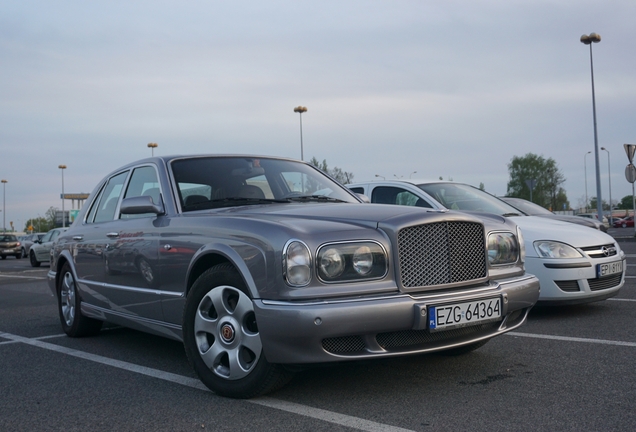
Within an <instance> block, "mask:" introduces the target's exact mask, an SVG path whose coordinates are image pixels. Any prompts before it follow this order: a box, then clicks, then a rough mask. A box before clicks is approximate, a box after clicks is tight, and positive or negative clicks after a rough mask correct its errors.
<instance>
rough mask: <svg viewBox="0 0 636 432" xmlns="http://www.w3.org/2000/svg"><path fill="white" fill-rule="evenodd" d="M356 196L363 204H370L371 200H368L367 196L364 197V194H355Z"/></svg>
mask: <svg viewBox="0 0 636 432" xmlns="http://www.w3.org/2000/svg"><path fill="white" fill-rule="evenodd" d="M356 195H357V196H358V198H360V199H361V200H362V202H363V203H367V204H368V203H370V202H371V200H370V199H369V197H368V196H366V195H365V194H361V193H357V192H356Z"/></svg>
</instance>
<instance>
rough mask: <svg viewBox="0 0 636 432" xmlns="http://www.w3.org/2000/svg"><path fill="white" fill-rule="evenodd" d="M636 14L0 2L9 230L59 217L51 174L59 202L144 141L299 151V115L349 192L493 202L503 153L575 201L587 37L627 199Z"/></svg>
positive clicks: (514, 7)
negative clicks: (419, 187)
mask: <svg viewBox="0 0 636 432" xmlns="http://www.w3.org/2000/svg"><path fill="white" fill-rule="evenodd" d="M635 17H636V2H634V1H633V0H617V1H613V0H606V1H603V2H600V1H598V0H595V1H591V0H590V1H588V0H576V1H574V0H572V1H570V0H555V1H547V0H546V1H542V0H527V1H526V0H446V1H444V2H441V1H425V0H391V1H388V0H386V1H371V0H350V1H348V0H338V1H328V0H323V1H311V2H309V1H301V0H295V1H277V0H270V1H267V2H263V1H242V2H226V1H213V0H206V1H197V0H191V1H187V2H176V1H175V2H171V1H158V0H153V1H150V0H147V1H129V0H126V1H114V0H109V1H102V2H86V1H63V0H58V1H55V2H50V1H45V0H40V1H30V0H4V1H3V2H2V6H1V7H0V177H1V178H2V179H6V180H7V181H8V183H6V185H5V187H6V204H5V205H6V213H5V218H6V225H7V227H9V221H14V225H15V226H16V228H22V227H23V226H24V223H25V222H26V220H27V219H28V218H30V217H37V216H38V215H44V213H45V212H46V210H47V209H48V208H49V207H51V206H56V207H59V208H61V200H60V193H61V184H62V179H61V170H59V169H58V165H60V164H65V165H66V166H67V167H68V168H67V169H66V170H65V172H64V184H65V192H67V193H74V192H90V191H91V190H92V189H93V187H94V186H95V184H96V183H97V182H98V181H99V180H100V179H101V178H102V177H103V176H104V175H106V174H107V173H109V172H110V171H112V170H114V169H116V168H117V167H119V166H121V165H123V164H125V163H128V162H131V161H134V160H137V159H141V158H144V157H147V156H149V155H150V149H149V148H148V147H147V144H148V143H149V142H156V143H158V145H159V147H158V148H157V149H156V150H155V154H163V155H168V154H180V153H257V154H261V155H278V156H285V157H294V158H300V138H299V116H298V114H296V113H294V112H293V108H294V107H295V106H298V105H304V106H306V107H307V108H308V111H307V113H305V114H303V142H304V155H305V159H310V158H311V157H312V156H315V157H316V158H318V159H319V160H323V159H326V160H327V163H328V165H329V166H330V167H334V166H338V167H340V168H342V169H343V170H345V171H349V172H352V173H353V174H354V175H355V180H356V181H362V180H367V179H372V178H374V176H375V175H376V174H378V175H381V176H384V177H386V178H395V177H405V178H408V177H409V176H411V175H412V176H413V178H415V177H418V178H426V179H436V178H438V177H439V176H443V177H444V178H445V179H447V178H449V177H450V178H452V179H453V180H455V181H458V182H465V183H470V184H473V185H479V183H484V185H485V187H486V190H487V191H489V192H491V193H493V194H497V195H503V194H505V193H506V185H507V181H508V167H507V165H508V163H509V162H510V160H511V158H512V157H514V156H523V155H525V154H527V153H530V152H532V153H535V154H539V155H542V156H543V157H545V158H553V159H555V161H556V162H557V164H558V166H559V168H560V169H561V171H562V172H563V174H564V175H565V177H566V179H567V181H566V183H565V185H564V187H565V189H566V192H567V195H568V198H569V200H570V202H571V204H572V205H573V206H578V205H579V203H582V202H583V200H584V197H585V181H584V180H585V175H584V171H585V170H584V168H585V165H587V179H588V182H587V184H588V194H589V196H590V197H591V196H595V195H596V183H595V157H594V156H595V155H594V129H593V120H592V92H591V80H590V52H589V48H588V47H587V46H585V45H583V44H581V43H580V41H579V38H580V36H581V35H583V34H589V33H591V32H596V33H599V34H600V35H601V36H602V42H601V43H599V44H595V45H594V46H593V50H594V51H593V54H594V75H595V76H594V78H595V86H596V108H597V121H598V122H597V123H598V138H599V147H601V146H604V147H606V148H607V149H608V150H609V152H610V156H611V157H610V165H611V170H612V173H611V174H612V175H611V179H612V198H614V200H616V199H620V198H622V197H623V196H625V195H629V194H631V185H630V184H629V183H627V181H626V180H625V176H624V169H625V165H626V164H627V157H626V155H625V153H624V150H623V143H636V118H635V117H636V40H634V39H632V38H631V36H630V35H632V34H633V33H634V30H633V29H634V18H635ZM588 151H591V152H592V153H591V154H590V155H588V156H587V157H586V156H585V155H586V153H587V152H588ZM599 151H600V150H599ZM607 155H608V154H607V152H604V151H600V159H599V160H600V168H601V170H600V176H601V182H602V189H601V191H602V197H603V199H604V200H607V198H608V195H609V187H608V169H607V167H608V158H607ZM415 171H417V174H413V172H415ZM65 206H66V209H68V208H69V207H70V202H69V203H67V204H66V205H65Z"/></svg>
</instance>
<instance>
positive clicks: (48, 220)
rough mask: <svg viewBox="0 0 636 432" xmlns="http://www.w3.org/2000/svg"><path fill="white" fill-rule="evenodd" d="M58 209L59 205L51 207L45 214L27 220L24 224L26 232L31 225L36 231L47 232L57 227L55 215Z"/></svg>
mask: <svg viewBox="0 0 636 432" xmlns="http://www.w3.org/2000/svg"><path fill="white" fill-rule="evenodd" d="M58 211H59V210H58V208H57V207H49V209H48V210H47V211H46V213H44V216H39V215H38V217H36V218H31V219H29V220H27V221H26V223H25V224H24V232H27V231H28V230H29V227H30V226H32V227H33V229H34V231H35V232H47V231H48V230H51V229H53V228H55V222H56V221H55V216H56V213H57V212H58Z"/></svg>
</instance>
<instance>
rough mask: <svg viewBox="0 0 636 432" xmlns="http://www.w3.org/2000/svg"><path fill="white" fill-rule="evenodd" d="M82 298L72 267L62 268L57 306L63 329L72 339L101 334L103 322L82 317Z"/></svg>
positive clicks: (67, 265)
mask: <svg viewBox="0 0 636 432" xmlns="http://www.w3.org/2000/svg"><path fill="white" fill-rule="evenodd" d="M80 304H81V298H80V294H79V291H78V289H77V284H76V283H75V277H73V272H72V271H71V266H70V265H69V264H68V263H65V264H64V265H63V266H62V270H61V277H60V278H59V280H58V284H57V306H58V312H59V315H60V322H61V323H62V329H63V330H64V333H66V334H67V335H68V336H70V337H82V336H91V335H94V334H97V333H99V331H100V330H101V328H102V322H101V321H100V320H96V319H93V318H88V317H86V316H84V315H82V311H81V309H80Z"/></svg>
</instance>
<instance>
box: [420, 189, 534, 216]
mask: <svg viewBox="0 0 636 432" xmlns="http://www.w3.org/2000/svg"><path fill="white" fill-rule="evenodd" d="M417 186H418V187H419V188H420V189H422V190H423V191H424V192H426V193H427V194H429V195H430V196H431V197H432V198H434V199H435V200H436V201H437V202H439V203H440V204H442V205H443V206H444V207H446V208H447V209H451V210H463V211H474V212H482V213H494V214H498V215H500V216H521V215H522V213H521V212H520V211H519V210H517V209H516V208H514V207H512V206H511V205H509V204H507V203H505V202H503V201H502V200H500V199H499V198H497V197H495V196H492V195H490V194H489V193H487V192H484V191H482V190H481V189H477V188H475V187H473V186H470V185H466V184H461V183H423V184H419V185H417Z"/></svg>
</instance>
